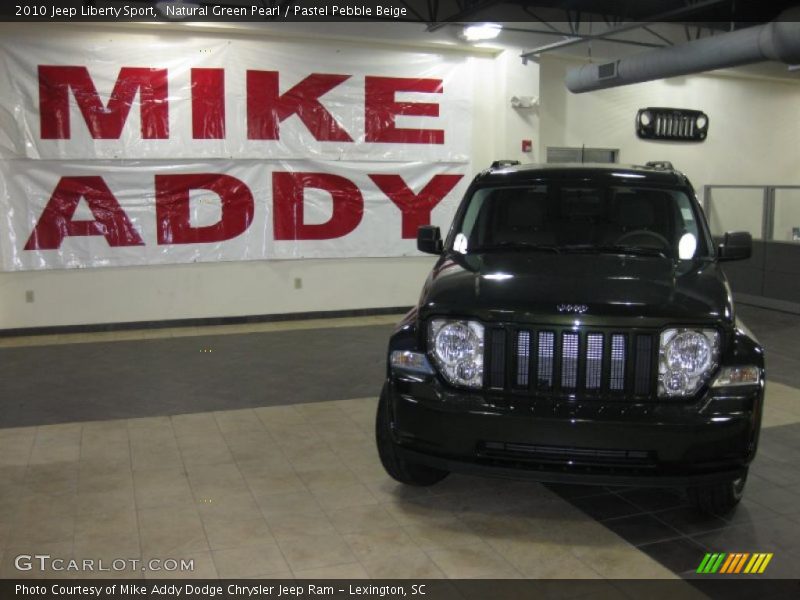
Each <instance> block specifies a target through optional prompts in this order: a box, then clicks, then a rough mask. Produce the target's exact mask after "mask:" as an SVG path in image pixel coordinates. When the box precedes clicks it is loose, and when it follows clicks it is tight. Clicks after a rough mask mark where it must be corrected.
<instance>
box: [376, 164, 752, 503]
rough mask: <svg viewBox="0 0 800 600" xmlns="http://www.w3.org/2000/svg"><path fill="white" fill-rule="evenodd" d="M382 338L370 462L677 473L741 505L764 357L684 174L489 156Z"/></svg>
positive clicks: (726, 247) (728, 249)
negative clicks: (489, 163) (419, 284)
mask: <svg viewBox="0 0 800 600" xmlns="http://www.w3.org/2000/svg"><path fill="white" fill-rule="evenodd" d="M417 244H418V247H419V249H420V250H422V251H423V252H429V253H432V254H438V255H440V257H439V260H438V261H437V262H436V265H435V266H434V268H433V270H432V272H431V273H430V275H429V277H428V279H427V281H426V282H425V285H424V288H423V290H422V295H421V297H420V299H419V302H418V304H417V306H416V307H415V308H413V309H412V310H411V311H410V312H409V313H408V314H407V315H406V316H405V318H404V319H403V321H402V322H401V323H400V324H399V325H398V327H397V329H396V330H395V332H394V333H393V335H392V337H391V340H390V342H389V350H388V362H387V374H386V382H385V385H384V388H383V391H382V393H381V397H380V401H379V407H378V415H377V422H376V435H377V444H378V450H379V454H380V457H381V460H382V462H383V465H384V467H385V468H386V470H387V471H388V473H389V474H390V475H391V476H392V477H394V478H395V479H397V480H398V481H401V482H403V483H407V484H412V485H431V484H434V483H436V482H437V481H439V480H441V479H442V478H444V477H445V476H446V475H447V474H448V473H449V472H451V471H452V472H462V473H464V472H465V473H486V474H494V475H502V476H511V477H516V476H528V477H533V478H535V479H537V480H540V481H546V482H578V483H597V484H603V485H635V486H670V487H674V486H679V487H682V488H685V489H686V491H687V494H688V496H689V498H690V499H691V500H692V501H693V503H694V504H695V505H696V506H698V507H699V508H700V509H701V510H704V511H707V512H713V513H724V512H727V511H729V510H731V509H732V508H733V507H734V506H735V505H736V504H737V503H738V501H739V499H740V498H741V495H742V491H743V488H744V483H745V480H746V477H747V470H748V465H749V464H750V461H751V460H752V459H753V457H754V455H755V452H756V447H757V443H758V435H759V429H760V424H761V413H762V405H763V400H764V355H763V350H762V348H761V347H760V346H759V344H758V342H757V341H756V340H755V339H754V337H753V335H752V334H751V333H750V332H749V331H748V330H747V328H746V327H745V326H744V325H743V324H742V323H741V322H740V321H739V320H738V319H737V318H736V317H735V314H734V306H733V300H732V295H731V291H730V287H729V285H728V283H727V280H726V277H725V275H724V273H723V271H722V269H721V268H720V264H719V263H720V262H721V261H726V260H736V259H745V258H747V257H749V256H750V252H751V245H752V242H751V238H750V235H749V234H748V233H744V232H739V233H728V234H726V235H725V238H724V241H723V242H722V243H721V244H720V245H719V246H718V247H716V248H715V247H714V244H713V241H712V237H711V235H710V232H709V229H708V225H707V223H706V221H705V217H704V215H703V212H702V210H701V209H700V206H699V205H698V203H697V200H696V197H695V194H694V191H693V189H692V186H691V184H690V183H689V181H688V180H687V178H686V177H685V176H684V175H683V174H681V173H679V172H677V171H674V170H673V169H672V168H671V165H663V164H657V165H652V166H647V167H620V166H619V165H611V166H608V165H606V166H599V165H598V166H590V165H571V166H570V165H563V166H556V165H543V166H508V165H505V164H500V165H497V166H493V168H491V169H488V170H486V171H484V172H483V173H481V174H480V175H478V176H477V177H476V178H475V180H474V181H473V182H472V184H471V185H470V187H469V189H468V190H467V192H466V195H465V197H464V200H463V201H462V203H461V205H460V207H459V208H458V211H457V213H456V215H455V219H454V222H453V225H452V227H451V229H450V232H449V234H448V235H447V239H446V240H445V241H444V242H442V239H441V237H440V233H439V229H438V228H437V227H432V226H425V227H421V228H420V230H419V234H418V239H417Z"/></svg>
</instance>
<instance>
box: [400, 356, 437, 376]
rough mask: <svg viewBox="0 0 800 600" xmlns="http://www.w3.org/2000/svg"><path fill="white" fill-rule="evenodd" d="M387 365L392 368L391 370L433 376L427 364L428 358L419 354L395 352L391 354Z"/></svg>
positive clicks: (431, 368)
mask: <svg viewBox="0 0 800 600" xmlns="http://www.w3.org/2000/svg"><path fill="white" fill-rule="evenodd" d="M389 364H390V365H391V366H392V370H398V371H410V372H412V373H424V374H426V375H433V367H431V364H430V363H429V362H428V358H427V357H426V356H425V355H424V354H421V353H419V352H411V351H409V350H395V351H394V352H392V354H391V357H390V359H389Z"/></svg>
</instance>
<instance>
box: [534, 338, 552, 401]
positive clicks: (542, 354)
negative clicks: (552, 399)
mask: <svg viewBox="0 0 800 600" xmlns="http://www.w3.org/2000/svg"><path fill="white" fill-rule="evenodd" d="M555 339H556V336H555V334H554V333H552V332H550V331H541V332H539V350H538V352H537V355H536V357H537V370H536V376H537V381H538V386H539V387H543V388H549V387H551V386H552V385H553V356H554V355H555Z"/></svg>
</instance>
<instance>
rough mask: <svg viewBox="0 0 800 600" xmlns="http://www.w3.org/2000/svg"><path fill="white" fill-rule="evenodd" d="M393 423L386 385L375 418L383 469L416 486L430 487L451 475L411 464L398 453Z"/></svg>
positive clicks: (401, 480) (402, 481) (401, 481)
mask: <svg viewBox="0 0 800 600" xmlns="http://www.w3.org/2000/svg"><path fill="white" fill-rule="evenodd" d="M391 427H392V423H391V418H390V416H389V398H388V393H387V390H386V385H384V386H383V390H382V391H381V397H380V399H379V400H378V414H377V416H376V418H375V441H376V443H377V445H378V455H379V456H380V459H381V463H382V464H383V468H384V469H386V472H387V473H388V474H389V475H390V476H391V477H392V479H395V480H396V481H399V482H400V483H405V484H406V485H414V486H429V485H433V484H435V483H439V482H440V481H441V480H442V479H444V478H445V477H447V475H448V474H449V473H448V472H447V471H442V470H441V469H434V468H433V467H428V466H426V465H420V464H417V463H414V462H409V461H407V460H406V459H405V458H403V457H402V456H401V455H400V453H399V452H398V448H397V444H395V443H394V441H393V440H392V431H391Z"/></svg>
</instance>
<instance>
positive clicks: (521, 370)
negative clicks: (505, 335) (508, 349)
mask: <svg viewBox="0 0 800 600" xmlns="http://www.w3.org/2000/svg"><path fill="white" fill-rule="evenodd" d="M530 359H531V332H530V331H520V332H518V333H517V386H519V387H528V380H529V369H530Z"/></svg>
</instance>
